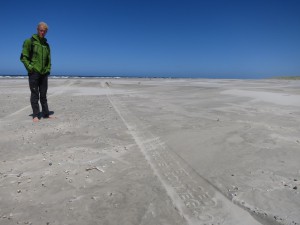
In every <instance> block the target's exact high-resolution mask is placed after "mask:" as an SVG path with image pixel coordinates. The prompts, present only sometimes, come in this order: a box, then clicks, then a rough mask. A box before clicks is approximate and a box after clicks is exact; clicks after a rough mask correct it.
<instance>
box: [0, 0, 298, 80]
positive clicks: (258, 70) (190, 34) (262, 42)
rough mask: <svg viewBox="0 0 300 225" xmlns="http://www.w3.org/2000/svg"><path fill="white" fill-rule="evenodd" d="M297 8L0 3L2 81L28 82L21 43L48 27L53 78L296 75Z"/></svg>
mask: <svg viewBox="0 0 300 225" xmlns="http://www.w3.org/2000/svg"><path fill="white" fill-rule="evenodd" d="M299 12H300V1H298V0H259V1H258V0H249V1H246V0H245V1H243V0H239V1H233V0H207V1H201V0H198V1H196V0H195V1H190V0H182V1H176V0H159V1H156V0H151V1H150V0H149V1H148V0H147V1H143V0H139V1H138V0H136V1H133V0H128V1H126V0H123V1H121V0H103V1H101V0H98V1H96V0H94V1H92V0H77V1H63V0H60V1H56V0H51V1H34V0H31V1H23V0H19V1H16V0H10V1H4V2H2V3H1V9H0V27H1V35H0V50H1V51H0V74H2V75H4V74H26V71H25V69H24V67H23V65H22V64H21V62H20V61H19V56H20V52H21V49H22V44H23V41H24V40H25V39H26V38H29V37H30V36H31V35H32V34H34V33H36V26H37V24H38V23H39V22H40V21H45V22H46V23H47V24H48V25H49V31H48V34H47V39H48V42H49V43H50V45H51V51H52V72H51V74H53V75H98V76H173V77H212V78H265V77H270V76H282V75H286V76H293V75H300V13H299Z"/></svg>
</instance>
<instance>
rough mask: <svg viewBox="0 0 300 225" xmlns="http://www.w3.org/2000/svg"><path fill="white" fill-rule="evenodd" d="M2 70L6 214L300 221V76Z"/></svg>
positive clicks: (60, 218)
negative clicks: (45, 74)
mask: <svg viewBox="0 0 300 225" xmlns="http://www.w3.org/2000/svg"><path fill="white" fill-rule="evenodd" d="M48 102H49V106H50V109H51V110H53V111H54V116H56V117H57V119H48V120H47V119H41V121H40V122H38V123H33V122H32V119H31V117H30V116H29V115H30V114H31V107H30V105H29V88H28V81H27V79H1V80H0V105H1V111H0V124H1V127H0V132H1V133H0V156H1V158H0V207H1V208H0V224H1V225H12V224H31V225H58V224H59V225H96V224H101V225H102V224H103V225H108V224H109V225H160V224H161V225H185V224H187V225H194V224H203V225H218V224H222V225H223V224H224V225H256V224H264V225H269V224H274V225H277V224H288V225H296V224H300V213H299V212H300V195H299V188H300V163H299V161H300V126H299V125H300V82H299V81H284V80H206V79H176V80H174V79H152V80H150V79H50V80H49V92H48Z"/></svg>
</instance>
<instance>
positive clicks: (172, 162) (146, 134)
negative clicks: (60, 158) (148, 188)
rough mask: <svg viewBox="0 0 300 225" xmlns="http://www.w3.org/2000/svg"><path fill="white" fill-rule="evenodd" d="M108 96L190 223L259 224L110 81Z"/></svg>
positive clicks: (212, 224) (176, 205) (175, 205)
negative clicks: (170, 145) (171, 144)
mask: <svg viewBox="0 0 300 225" xmlns="http://www.w3.org/2000/svg"><path fill="white" fill-rule="evenodd" d="M101 85H102V87H103V88H106V91H107V92H106V96H107V98H108V100H109V101H110V103H111V105H112V106H113V108H114V109H115V111H116V112H117V113H118V115H119V116H120V118H121V119H122V121H123V122H124V124H125V125H126V127H127V129H128V131H129V132H130V134H131V135H132V137H133V139H134V140H135V142H136V144H137V146H138V147H139V148H140V150H141V152H142V153H143V155H144V157H145V159H146V160H147V162H148V163H149V164H150V166H151V168H152V170H153V172H154V174H155V175H156V176H157V177H158V179H159V181H160V182H161V184H162V185H163V187H164V188H165V190H166V192H167V194H168V196H169V197H170V198H171V200H172V202H173V204H174V207H176V209H177V210H178V212H179V213H180V214H181V216H183V217H184V218H185V220H186V221H187V223H188V224H189V225H198V224H200V225H221V224H224V225H233V224H234V225H259V224H261V223H259V222H258V221H256V220H255V219H254V218H253V217H252V216H251V215H250V214H249V213H248V212H247V211H245V210H244V209H242V208H240V207H239V206H237V205H235V204H234V203H233V202H231V201H230V200H229V199H227V198H226V197H224V196H223V195H222V193H220V192H219V191H218V190H217V189H216V188H214V187H213V186H212V185H211V184H210V183H209V182H207V181H206V180H205V179H203V178H202V177H200V176H199V175H198V174H196V173H195V172H194V170H193V169H192V168H191V167H190V166H189V165H188V164H187V163H186V162H184V161H183V160H182V159H181V158H180V157H178V156H177V155H176V154H174V153H173V152H172V151H171V150H170V149H168V147H167V145H165V144H164V142H163V141H162V140H160V138H159V137H157V136H155V135H154V134H153V133H151V132H150V131H149V129H147V128H148V126H147V124H144V123H143V122H142V121H140V120H139V119H138V118H137V117H135V116H134V115H133V114H132V113H131V112H130V111H129V110H128V108H127V107H126V105H125V104H124V102H122V101H119V100H118V96H115V95H113V93H112V91H111V89H110V87H109V86H108V85H107V83H101Z"/></svg>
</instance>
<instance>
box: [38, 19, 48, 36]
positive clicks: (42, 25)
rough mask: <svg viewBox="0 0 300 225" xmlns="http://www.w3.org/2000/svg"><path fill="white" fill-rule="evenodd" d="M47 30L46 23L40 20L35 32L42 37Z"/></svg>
mask: <svg viewBox="0 0 300 225" xmlns="http://www.w3.org/2000/svg"><path fill="white" fill-rule="evenodd" d="M47 31H48V25H47V24H46V23H44V22H40V23H39V24H38V26H37V34H38V36H39V37H40V38H44V37H45V36H46V34H47Z"/></svg>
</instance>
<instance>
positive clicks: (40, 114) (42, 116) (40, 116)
mask: <svg viewBox="0 0 300 225" xmlns="http://www.w3.org/2000/svg"><path fill="white" fill-rule="evenodd" d="M52 115H54V111H49V116H52ZM28 116H31V117H33V114H30V115H28ZM38 118H39V120H40V119H41V118H47V117H45V116H44V114H43V113H42V112H39V114H38Z"/></svg>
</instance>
